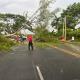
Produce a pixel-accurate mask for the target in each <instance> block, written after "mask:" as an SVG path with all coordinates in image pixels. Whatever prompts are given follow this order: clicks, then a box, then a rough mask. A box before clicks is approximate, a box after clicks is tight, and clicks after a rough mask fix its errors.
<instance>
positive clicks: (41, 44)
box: [34, 41, 61, 48]
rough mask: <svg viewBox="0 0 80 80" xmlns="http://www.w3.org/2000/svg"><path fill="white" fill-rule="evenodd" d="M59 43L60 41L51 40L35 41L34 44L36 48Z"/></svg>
mask: <svg viewBox="0 0 80 80" xmlns="http://www.w3.org/2000/svg"><path fill="white" fill-rule="evenodd" d="M60 44H61V42H60V41H51V42H35V43H34V45H35V46H36V47H38V48H46V47H50V46H49V45H51V46H59V45H60Z"/></svg>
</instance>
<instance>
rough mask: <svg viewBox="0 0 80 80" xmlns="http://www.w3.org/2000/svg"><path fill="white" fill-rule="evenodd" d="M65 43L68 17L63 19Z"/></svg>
mask: <svg viewBox="0 0 80 80" xmlns="http://www.w3.org/2000/svg"><path fill="white" fill-rule="evenodd" d="M62 36H63V37H64V41H66V16H65V17H64V19H63V35H62Z"/></svg>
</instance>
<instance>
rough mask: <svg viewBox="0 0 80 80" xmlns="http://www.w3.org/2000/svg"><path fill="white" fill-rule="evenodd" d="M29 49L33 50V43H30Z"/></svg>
mask: <svg viewBox="0 0 80 80" xmlns="http://www.w3.org/2000/svg"><path fill="white" fill-rule="evenodd" d="M28 49H29V50H33V43H32V42H29V43H28Z"/></svg>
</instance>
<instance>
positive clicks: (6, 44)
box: [0, 35, 15, 51]
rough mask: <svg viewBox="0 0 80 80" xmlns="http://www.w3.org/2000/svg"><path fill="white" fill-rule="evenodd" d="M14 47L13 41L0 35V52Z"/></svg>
mask: <svg viewBox="0 0 80 80" xmlns="http://www.w3.org/2000/svg"><path fill="white" fill-rule="evenodd" d="M14 45H15V43H14V42H13V41H11V40H10V39H7V38H5V37H4V36H1V35H0V51H4V50H10V48H11V47H12V46H14Z"/></svg>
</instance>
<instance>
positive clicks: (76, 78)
mask: <svg viewBox="0 0 80 80" xmlns="http://www.w3.org/2000/svg"><path fill="white" fill-rule="evenodd" d="M37 67H38V68H39V70H40V71H41V74H42V75H41V76H42V77H43V78H44V79H43V78H42V79H43V80H80V59H79V58H76V57H74V56H71V55H68V54H66V53H64V52H61V51H59V50H56V49H53V48H42V49H39V48H37V49H35V50H34V51H33V52H31V53H30V52H29V51H28V50H27V47H26V46H21V47H17V48H15V49H14V51H13V52H11V53H10V54H7V55H5V56H1V57H0V80H40V77H39V73H38V72H39V71H38V69H37Z"/></svg>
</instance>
